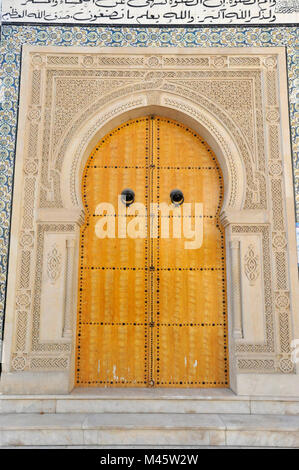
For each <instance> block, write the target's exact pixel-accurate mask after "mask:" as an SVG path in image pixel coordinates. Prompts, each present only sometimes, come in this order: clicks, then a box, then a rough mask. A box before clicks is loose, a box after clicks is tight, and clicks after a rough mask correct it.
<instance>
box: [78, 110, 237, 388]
mask: <svg viewBox="0 0 299 470" xmlns="http://www.w3.org/2000/svg"><path fill="white" fill-rule="evenodd" d="M128 188H130V189H131V190H133V192H134V195H135V199H134V202H135V203H139V205H137V206H136V204H135V207H137V209H138V211H137V212H134V211H133V210H130V206H129V204H126V201H125V203H124V201H122V200H120V198H119V196H120V195H121V193H122V191H123V190H125V189H128ZM173 190H179V191H180V192H178V191H177V192H176V196H173V194H172V195H171V192H172V191H173ZM82 196H83V202H84V206H85V211H86V219H85V224H84V225H83V226H82V228H81V236H80V262H79V292H78V297H79V299H78V325H77V350H76V385H77V386H81V387H82V386H95V387H146V386H156V387H227V386H228V350H227V312H226V278H225V240H224V230H223V228H222V226H221V223H220V220H219V213H220V208H221V204H222V199H223V179H222V174H221V170H220V168H219V165H218V163H217V161H216V157H215V155H214V153H213V152H212V150H211V149H210V148H209V146H208V145H207V144H206V143H205V141H204V140H203V139H202V138H201V137H200V136H199V135H198V134H196V133H195V132H194V131H193V130H192V129H189V128H187V127H185V126H183V125H181V124H180V123H178V122H176V121H173V120H170V119H166V118H163V117H144V118H139V119H135V120H131V121H129V122H127V123H125V124H123V125H121V126H119V127H118V128H116V129H114V131H112V132H110V133H109V134H107V135H106V137H105V138H103V139H102V140H101V141H100V142H99V143H98V144H97V145H96V147H95V148H94V149H93V151H92V153H91V155H90V157H89V159H88V161H87V164H86V166H85V170H84V174H83V184H82ZM177 196H179V198H181V200H179V199H177V201H178V200H179V202H178V203H177V202H176V200H174V201H173V203H172V199H171V198H172V197H177ZM182 201H183V202H182ZM103 203H104V204H103ZM107 204H108V205H107ZM196 205H197V207H198V208H201V210H200V209H199V211H197V210H196ZM126 206H127V207H126ZM133 207H134V204H133V205H132V206H131V208H132V209H133ZM142 207H144V208H145V209H144V211H143V210H142ZM162 207H163V210H162ZM137 209H136V210H137ZM172 209H173V210H172ZM187 209H188V210H187ZM136 214H138V218H136ZM199 219H200V220H199ZM200 223H202V225H200ZM197 226H198V227H201V229H202V231H201V234H202V241H201V242H199V239H200V236H199V238H198V240H196V235H195V232H194V228H195V227H197ZM136 230H137V232H136ZM190 230H191V232H190ZM132 234H133V235H132ZM136 236H137V238H136ZM192 236H193V238H192ZM192 240H193V241H197V242H198V243H195V242H194V243H193V244H192V243H191V244H190V241H191V242H192ZM188 243H189V245H188Z"/></svg>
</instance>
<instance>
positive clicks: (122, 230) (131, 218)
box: [95, 195, 203, 250]
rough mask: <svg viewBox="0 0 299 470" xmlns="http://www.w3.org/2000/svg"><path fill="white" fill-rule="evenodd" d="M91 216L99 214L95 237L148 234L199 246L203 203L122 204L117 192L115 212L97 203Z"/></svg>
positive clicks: (191, 245)
mask: <svg viewBox="0 0 299 470" xmlns="http://www.w3.org/2000/svg"><path fill="white" fill-rule="evenodd" d="M127 200H128V199H127ZM95 215H96V216H99V219H98V220H97V222H96V224H95V233H96V236H97V237H98V238H127V237H128V238H146V237H147V236H148V234H149V236H150V237H151V238H157V237H158V236H159V237H160V238H171V236H172V238H184V239H185V242H184V247H185V249H189V250H195V249H198V248H200V247H201V246H202V242H203V204H202V203H199V202H196V203H184V204H183V205H180V204H173V203H172V204H167V203H160V204H158V203H151V204H150V206H149V209H148V208H147V207H146V206H145V205H144V204H142V203H140V202H132V203H131V202H130V204H126V203H124V199H123V197H122V195H119V196H118V208H117V212H116V211H115V207H114V206H113V204H111V203H108V202H101V203H100V204H98V205H97V206H96V209H95ZM116 219H117V221H116ZM116 225H117V226H116Z"/></svg>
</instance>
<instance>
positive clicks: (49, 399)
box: [0, 389, 299, 416]
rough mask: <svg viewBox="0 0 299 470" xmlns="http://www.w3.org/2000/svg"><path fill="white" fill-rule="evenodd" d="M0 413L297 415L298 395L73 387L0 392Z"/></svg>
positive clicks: (298, 409) (223, 390)
mask: <svg viewBox="0 0 299 470" xmlns="http://www.w3.org/2000/svg"><path fill="white" fill-rule="evenodd" d="M0 413H192V414H197V413H199V414H200V413H204V414H208V413H214V414H226V413H228V414H235V413H236V414H257V415H258V414H274V415H276V414H278V415H298V416H299V398H298V399H296V398H284V397H280V398H277V397H276V398H275V397H246V396H237V395H235V394H234V393H233V392H232V391H231V390H228V389H215V390H208V389H206V390H204V389H201V390H198V389H197V390H184V391H182V390H176V389H172V390H169V389H168V390H165V391H163V390H161V389H160V390H150V389H148V390H145V389H139V390H136V389H130V390H124V389H118V390H116V389H93V390H91V389H84V390H80V389H76V390H75V391H74V392H72V393H70V394H69V395H55V396H54V395H46V396H45V395H41V396H39V395H14V396H12V395H9V396H8V395H7V396H5V395H0Z"/></svg>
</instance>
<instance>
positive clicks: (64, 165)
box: [53, 90, 248, 211]
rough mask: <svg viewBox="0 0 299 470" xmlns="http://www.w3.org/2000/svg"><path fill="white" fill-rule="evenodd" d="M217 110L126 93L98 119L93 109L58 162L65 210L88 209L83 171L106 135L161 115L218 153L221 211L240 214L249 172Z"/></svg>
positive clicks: (173, 97) (157, 93)
mask: <svg viewBox="0 0 299 470" xmlns="http://www.w3.org/2000/svg"><path fill="white" fill-rule="evenodd" d="M94 107H96V105H93V108H94ZM217 108H218V106H217V105H216V104H214V113H212V112H210V111H208V110H207V108H205V107H203V106H200V105H199V104H198V103H196V102H194V101H192V100H187V99H186V98H185V97H182V96H180V95H178V94H177V93H169V92H164V91H161V90H151V91H144V92H142V93H140V92H139V93H134V94H128V93H127V92H126V90H124V93H123V95H122V96H121V97H119V98H118V99H117V100H114V101H113V102H112V103H110V104H109V105H105V106H102V107H101V106H98V110H97V111H96V112H94V114H93V115H91V114H90V113H91V110H90V109H87V110H84V111H83V112H82V117H81V118H80V117H79V118H78V119H77V123H78V125H77V126H75V125H73V126H71V129H72V135H69V133H67V135H66V136H65V138H64V140H63V141H62V143H61V145H60V148H59V149H58V152H57V153H56V158H55V160H54V162H53V167H54V168H55V170H58V169H60V168H61V172H60V178H59V179H60V181H63V182H64V184H60V188H61V203H62V207H64V208H72V209H81V210H82V209H83V204H82V201H81V180H82V172H83V168H84V166H85V163H86V161H87V158H88V156H89V154H90V151H91V150H92V148H93V147H94V146H95V145H96V143H97V142H98V141H99V140H100V139H101V138H102V137H103V136H104V135H106V134H107V133H108V132H109V131H111V130H112V129H113V128H115V127H116V126H118V125H120V124H121V123H123V122H126V121H127V120H129V119H132V118H137V117H140V116H142V115H148V114H159V115H164V116H166V117H170V118H174V119H176V120H178V121H180V122H181V123H182V124H185V125H187V126H189V127H191V128H192V129H194V130H195V131H196V132H198V133H199V134H200V135H201V136H202V137H203V138H204V139H205V140H206V142H207V143H208V144H209V145H210V146H211V148H212V149H213V151H214V152H215V154H216V156H217V159H218V162H219V164H220V166H221V169H222V172H223V177H224V186H225V197H224V202H223V207H222V210H223V211H224V210H234V211H240V210H241V209H242V207H243V205H244V201H245V197H246V170H248V168H246V164H245V162H244V160H243V159H242V155H241V151H240V150H239V148H238V145H237V144H236V142H235V140H234V138H233V136H232V133H231V131H230V129H227V127H226V126H225V124H224V123H223V122H221V121H220V120H219V119H217V118H216V117H215V115H217ZM87 116H88V118H87V119H86V117H87ZM84 117H85V119H84ZM79 123H80V124H79ZM67 142H68V143H67ZM66 182H67V184H65V183H66Z"/></svg>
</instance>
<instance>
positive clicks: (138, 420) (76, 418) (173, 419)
mask: <svg viewBox="0 0 299 470" xmlns="http://www.w3.org/2000/svg"><path fill="white" fill-rule="evenodd" d="M155 445H158V446H165V448H166V447H168V448H169V447H170V448H171V446H180V447H188V446H214V447H217V446H231V447H284V448H287V447H293V448H294V447H299V416H280V415H275V416H273V415H271V416H270V415H248V414H244V415H242V414H240V415H236V414H181V413H180V414H175V413H172V414H167V413H154V414H144V413H123V414H119V413H98V414H92V413H90V414H83V413H76V414H72V413H55V414H52V413H48V414H30V413H24V414H23V413H19V414H1V415H0V446H1V447H19V446H36V447H37V446H86V447H89V446H99V447H105V446H125V447H126V448H130V447H132V448H133V447H136V446H145V448H147V446H155Z"/></svg>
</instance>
